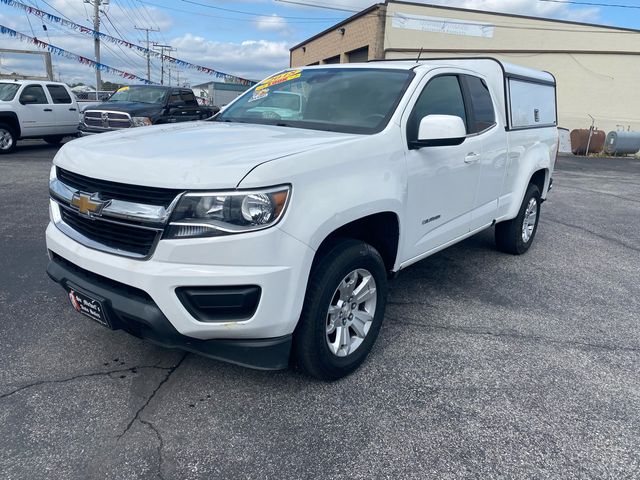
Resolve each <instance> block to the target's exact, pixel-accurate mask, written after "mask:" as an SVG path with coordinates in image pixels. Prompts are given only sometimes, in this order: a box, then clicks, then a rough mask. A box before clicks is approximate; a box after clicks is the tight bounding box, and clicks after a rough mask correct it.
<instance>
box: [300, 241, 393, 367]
mask: <svg viewBox="0 0 640 480" xmlns="http://www.w3.org/2000/svg"><path fill="white" fill-rule="evenodd" d="M386 296H387V273H386V269H385V265H384V262H383V260H382V257H381V256H380V254H379V253H378V252H377V251H376V249H375V248H373V247H372V246H370V245H368V244H366V243H363V242H360V241H356V240H341V241H339V242H338V243H336V244H335V245H334V246H333V247H332V248H330V249H329V250H328V251H327V252H326V253H325V254H324V256H323V257H322V258H321V259H320V261H319V262H318V263H317V264H316V265H314V268H313V269H312V271H311V275H310V277H309V285H308V287H307V293H306V296H305V302H304V307H303V310H302V315H301V316H300V321H299V323H298V327H297V328H296V331H295V332H294V345H293V348H294V357H295V360H296V361H297V364H298V365H299V366H300V368H301V369H302V370H303V371H304V372H305V373H307V374H309V375H311V376H313V377H316V378H319V379H322V380H336V379H338V378H341V377H344V376H345V375H348V374H349V373H351V372H353V371H354V370H355V369H356V368H358V366H359V365H360V364H361V363H362V362H363V361H364V359H365V358H366V357H367V355H368V353H369V352H370V351H371V349H372V347H373V345H374V343H375V341H376V338H377V337H378V332H379V331H380V326H381V325H382V319H383V317H384V310H385V307H386Z"/></svg>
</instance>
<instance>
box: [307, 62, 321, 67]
mask: <svg viewBox="0 0 640 480" xmlns="http://www.w3.org/2000/svg"><path fill="white" fill-rule="evenodd" d="M314 65H320V62H313V63H309V64H308V65H307V67H313V66H314Z"/></svg>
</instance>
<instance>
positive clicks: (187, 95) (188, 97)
mask: <svg viewBox="0 0 640 480" xmlns="http://www.w3.org/2000/svg"><path fill="white" fill-rule="evenodd" d="M180 96H181V97H182V101H183V102H184V104H185V105H198V101H197V100H196V96H195V95H194V94H193V92H192V91H190V90H182V92H181V94H180Z"/></svg>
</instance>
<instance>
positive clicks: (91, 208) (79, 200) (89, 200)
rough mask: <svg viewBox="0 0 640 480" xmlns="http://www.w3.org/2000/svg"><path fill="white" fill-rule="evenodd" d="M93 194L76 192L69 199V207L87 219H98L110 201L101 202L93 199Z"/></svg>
mask: <svg viewBox="0 0 640 480" xmlns="http://www.w3.org/2000/svg"><path fill="white" fill-rule="evenodd" d="M94 195H95V194H91V193H84V192H76V193H74V195H73V198H72V199H71V205H73V206H74V207H76V208H77V209H78V212H80V213H81V214H82V215H87V216H89V217H99V216H100V215H101V214H102V209H103V208H104V207H106V206H107V205H108V204H109V203H111V201H110V200H107V201H103V200H100V199H98V198H95V197H94Z"/></svg>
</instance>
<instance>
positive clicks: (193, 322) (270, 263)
mask: <svg viewBox="0 0 640 480" xmlns="http://www.w3.org/2000/svg"><path fill="white" fill-rule="evenodd" d="M557 140H558V136H557V129H556V100H555V79H554V77H553V76H552V75H551V74H549V73H546V72H541V71H536V70H530V69H527V68H523V67H518V66H515V65H510V64H506V63H501V62H499V61H497V60H493V59H488V58H487V59H478V58H474V59H433V60H423V61H419V62H413V61H412V62H408V61H386V62H379V63H367V64H349V65H332V66H329V65H321V66H316V67H306V68H301V69H290V70H286V71H284V72H281V73H279V74H277V75H274V76H272V77H269V78H267V79H266V80H263V81H262V82H260V83H258V84H257V85H256V86H255V87H254V88H252V89H251V90H249V91H248V92H247V93H245V94H244V95H243V96H241V97H239V98H238V99H237V100H236V101H234V102H233V103H231V104H230V105H229V106H228V107H227V108H226V109H225V110H224V111H222V112H220V113H219V114H218V115H216V116H215V117H214V118H212V119H210V120H207V121H199V122H190V123H185V124H180V125H158V126H151V127H148V128H144V129H130V130H128V131H122V132H114V133H107V134H104V135H100V136H93V137H88V138H83V139H80V140H76V141H74V142H71V143H69V144H67V145H65V146H64V147H63V148H61V149H60V151H59V152H58V154H57V155H56V157H55V159H54V162H53V163H54V165H53V168H52V170H51V178H50V194H51V201H50V216H51V223H50V224H49V226H48V228H47V232H46V239H47V247H48V251H49V258H50V262H49V265H48V274H49V276H50V277H51V278H52V279H53V280H55V281H56V282H58V283H60V284H61V285H62V286H63V287H64V289H65V290H66V291H67V293H68V295H69V298H70V300H71V303H72V305H73V306H74V308H75V309H76V310H78V311H79V312H81V313H84V314H85V315H87V316H89V317H91V318H92V319H94V320H96V321H97V322H99V323H101V324H103V325H105V326H107V327H110V328H114V329H125V330H126V331H128V332H130V333H132V334H134V335H137V336H139V337H142V338H146V339H148V340H150V341H152V342H155V343H157V344H160V345H165V346H168V347H175V348H181V349H185V350H188V351H193V352H198V353H201V354H204V355H207V356H210V357H213V358H218V359H223V360H226V361H230V362H234V363H237V364H240V365H245V366H249V367H254V368H263V369H278V368H285V367H286V366H287V365H289V363H290V362H295V363H297V364H298V365H299V366H300V367H301V369H302V370H303V371H304V372H307V373H308V374H310V375H312V376H315V377H318V378H322V379H329V380H330V379H337V378H340V377H342V376H344V375H347V374H349V373H350V372H352V371H353V370H355V369H356V368H357V367H358V366H359V365H360V364H361V363H362V362H363V361H364V359H365V357H366V356H367V354H368V353H369V352H370V350H371V349H372V347H373V344H374V342H375V341H376V337H377V336H378V332H379V330H380V326H381V324H382V321H383V317H384V312H385V305H386V295H387V282H388V278H389V276H390V275H392V274H395V273H397V272H399V271H401V270H402V269H404V268H406V267H408V266H409V265H411V264H413V263H415V262H418V261H420V260H422V259H424V258H426V257H428V256H429V255H432V254H433V253H435V252H437V251H439V250H442V249H444V248H446V247H447V246H449V245H452V244H454V243H456V242H459V241H461V240H463V239H465V238H467V237H469V236H470V235H473V234H475V233H477V232H479V231H481V230H484V229H487V228H490V227H493V226H494V225H495V238H496V243H497V246H498V248H499V249H500V250H502V251H504V252H508V253H510V254H515V255H519V254H523V253H525V252H526V251H527V250H528V249H529V248H530V246H531V244H532V242H533V240H534V237H535V234H536V230H537V227H538V221H539V218H540V207H541V204H542V202H543V200H544V199H545V198H546V197H547V192H548V190H549V187H550V185H551V176H552V173H553V167H554V162H555V157H556V152H557Z"/></svg>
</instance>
